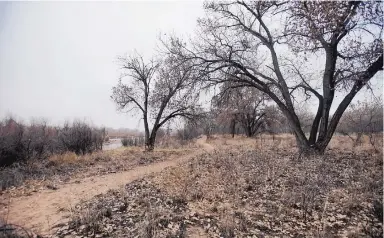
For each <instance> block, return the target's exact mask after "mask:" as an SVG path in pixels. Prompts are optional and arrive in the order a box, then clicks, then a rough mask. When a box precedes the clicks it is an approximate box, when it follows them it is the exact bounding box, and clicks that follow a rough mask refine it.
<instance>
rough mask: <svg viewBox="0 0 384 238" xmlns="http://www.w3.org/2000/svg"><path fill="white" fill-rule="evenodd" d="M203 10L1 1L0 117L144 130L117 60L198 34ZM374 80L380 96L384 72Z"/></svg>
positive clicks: (172, 4)
mask: <svg viewBox="0 0 384 238" xmlns="http://www.w3.org/2000/svg"><path fill="white" fill-rule="evenodd" d="M202 5H203V3H202V2H201V1H168V2H159V1H157V2H138V1H137V2H10V3H5V2H0V118H3V117H4V116H7V115H9V114H12V115H15V116H16V117H17V118H20V119H24V120H25V121H28V120H30V119H31V118H41V117H43V118H45V119H48V121H49V122H50V124H58V123H59V124H61V123H63V122H64V121H65V120H72V119H74V118H79V119H86V120H88V121H91V122H93V124H95V125H98V126H101V125H104V126H108V127H114V128H119V127H127V128H132V129H141V124H139V116H137V117H132V115H127V114H122V113H118V112H117V111H116V107H115V105H114V104H113V102H112V101H111V99H110V95H111V88H112V87H113V86H114V85H115V84H116V83H117V80H118V76H119V71H118V67H117V64H116V57H117V56H118V55H123V54H125V53H127V52H131V51H133V50H135V49H136V50H137V51H138V52H140V53H142V54H144V55H145V56H151V55H152V54H153V53H154V52H155V49H156V43H157V38H158V36H159V34H160V33H161V32H162V33H169V32H173V33H175V34H176V35H179V36H180V35H181V36H182V35H184V36H186V35H188V34H192V33H193V31H194V29H195V26H196V20H197V18H198V17H199V16H203V14H204V13H203V8H202ZM372 83H373V86H374V88H375V93H376V94H378V95H380V94H382V85H383V82H382V74H381V75H380V77H376V79H375V80H373V82H372ZM365 96H366V94H365V93H364V92H362V93H359V95H358V97H357V99H356V100H358V99H360V100H361V99H363V98H364V97H365ZM337 100H338V99H337V98H336V102H337ZM356 100H355V101H356ZM314 110H315V109H314Z"/></svg>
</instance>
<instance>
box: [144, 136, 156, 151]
mask: <svg viewBox="0 0 384 238" xmlns="http://www.w3.org/2000/svg"><path fill="white" fill-rule="evenodd" d="M155 137H156V136H155ZM155 141H156V138H154V137H152V136H151V137H149V138H146V139H145V151H147V152H152V151H153V150H154V149H155Z"/></svg>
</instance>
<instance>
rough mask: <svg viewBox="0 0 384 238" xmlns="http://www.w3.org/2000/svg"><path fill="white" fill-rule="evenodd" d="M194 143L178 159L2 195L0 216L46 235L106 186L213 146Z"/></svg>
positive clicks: (133, 178)
mask: <svg viewBox="0 0 384 238" xmlns="http://www.w3.org/2000/svg"><path fill="white" fill-rule="evenodd" d="M196 143H197V144H198V145H199V146H200V148H199V149H196V150H195V151H194V152H192V153H190V154H188V155H185V156H181V157H178V158H175V157H171V158H167V159H165V160H164V161H161V162H155V163H152V164H149V165H145V166H137V167H135V168H133V169H131V170H129V171H124V172H117V173H111V174H106V175H102V176H99V175H96V176H90V177H86V178H83V179H81V181H79V180H77V181H75V182H70V183H64V184H62V186H60V187H59V188H58V189H57V190H42V191H41V192H38V193H34V194H32V195H31V196H20V197H15V198H7V197H6V196H2V197H1V199H2V200H3V201H2V203H3V204H5V205H7V206H6V207H5V209H1V213H0V215H2V216H3V217H5V219H6V221H7V222H8V223H11V224H18V225H20V226H23V227H25V228H27V229H30V230H32V231H34V232H35V233H38V234H42V235H48V234H50V233H51V232H52V230H51V228H52V227H54V226H55V225H57V224H58V223H59V222H60V223H61V222H63V221H65V219H67V218H68V217H69V216H70V211H71V208H72V207H73V206H75V205H76V204H77V203H78V202H80V201H82V200H88V199H90V198H92V197H93V196H95V195H98V194H101V193H105V192H107V191H108V190H110V189H118V188H119V187H121V186H122V185H125V184H126V183H129V182H131V181H133V180H136V179H139V178H142V177H144V176H147V175H149V174H151V173H157V172H160V171H162V170H163V169H165V168H167V167H171V166H176V165H178V164H180V163H183V162H185V161H186V160H188V159H190V158H192V157H193V156H196V155H198V154H201V153H203V152H205V151H211V150H212V149H213V147H212V146H211V145H209V144H207V143H205V139H204V138H201V139H198V140H197V142H196Z"/></svg>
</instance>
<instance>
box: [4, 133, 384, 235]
mask: <svg viewBox="0 0 384 238" xmlns="http://www.w3.org/2000/svg"><path fill="white" fill-rule="evenodd" d="M197 144H198V145H199V148H201V149H196V150H195V151H193V152H192V153H189V154H188V155H183V156H178V157H174V156H173V157H171V158H167V159H164V160H161V161H160V162H158V161H154V162H153V163H151V164H148V165H145V166H137V167H135V168H133V169H131V170H129V171H123V172H116V173H112V174H105V175H101V176H100V175H99V174H98V175H94V176H92V175H91V176H89V174H88V175H87V176H83V177H81V176H80V178H81V179H79V180H78V181H76V182H70V183H64V184H62V185H61V186H60V187H59V189H58V190H53V191H52V190H43V191H39V192H37V193H32V195H31V196H28V197H25V196H22V197H14V198H12V199H11V200H10V202H9V208H8V209H7V210H4V209H3V210H2V212H3V213H2V214H3V215H6V216H8V219H7V221H8V222H10V223H15V224H19V225H22V226H24V227H26V228H28V229H32V230H33V231H35V232H39V233H40V234H44V235H48V234H54V232H55V230H56V229H51V228H52V227H54V226H55V225H57V224H58V223H63V222H64V223H66V222H67V221H69V223H68V224H69V225H64V228H59V229H62V231H63V232H64V233H65V232H66V233H68V232H67V230H71V231H70V233H68V234H70V235H69V236H68V237H76V234H79V235H80V234H81V235H84V236H85V237H93V235H95V231H96V230H98V231H99V230H100V229H102V230H101V233H100V234H103V233H104V235H105V234H107V236H108V237H110V236H111V234H112V235H113V237H126V236H127V235H126V234H127V233H124V232H122V231H121V227H126V226H127V225H125V224H124V223H121V222H124V219H127V216H128V217H130V218H129V219H131V218H133V219H136V218H138V217H140V216H141V217H140V219H139V220H137V221H136V222H135V223H136V225H134V226H133V228H132V229H136V228H139V229H140V231H137V230H132V234H133V233H134V232H136V233H137V232H139V233H138V234H141V235H142V234H144V233H142V232H145V234H147V235H148V234H150V235H151V236H148V237H165V236H162V234H166V233H164V232H168V233H169V234H171V233H172V232H173V233H172V234H179V233H180V232H181V233H182V234H184V237H220V236H223V237H234V236H236V237H243V236H247V235H249V237H264V236H265V235H266V234H271V235H272V236H273V234H274V235H277V236H279V235H280V236H281V235H283V236H284V237H285V236H290V237H298V236H301V237H308V236H310V237H312V236H317V237H339V236H341V237H347V234H352V236H348V237H368V236H362V235H361V234H363V233H362V232H364V229H370V228H372V229H373V228H374V229H375V232H376V231H378V232H380V230H381V232H382V223H381V224H380V222H379V221H377V219H376V218H374V214H372V209H374V207H373V206H374V203H373V202H374V201H375V200H377V199H380V197H381V199H382V189H381V191H379V190H380V184H381V186H382V174H381V172H380V171H381V169H380V168H381V167H382V161H381V159H380V158H382V154H379V155H377V154H375V153H374V152H373V150H372V148H371V147H370V146H369V145H368V144H367V143H365V144H364V145H362V146H359V147H353V146H350V145H351V143H350V141H349V139H348V138H347V137H337V138H336V139H334V140H333V141H332V142H331V145H330V146H329V151H328V153H327V154H326V155H325V156H322V157H313V158H305V159H304V160H302V159H300V158H298V157H297V154H296V153H295V152H296V148H295V142H294V140H293V138H292V136H290V135H278V136H276V137H275V138H273V139H272V138H271V136H262V137H258V138H257V139H247V138H244V137H236V138H235V139H232V138H230V137H228V136H224V137H223V136H220V137H213V138H211V139H208V140H207V139H206V138H200V139H198V140H197ZM380 161H381V163H380ZM176 165H179V166H176ZM166 168H167V169H166ZM161 171H162V172H161ZM157 172H161V173H158V174H156V176H152V175H151V176H149V175H150V174H153V173H157ZM127 183H128V184H127ZM125 184H127V185H126V186H125V187H122V186H123V185H125ZM377 192H378V193H377ZM99 194H103V195H99ZM96 195H98V196H96ZM2 198H3V200H4V204H7V203H8V202H7V201H5V199H4V198H5V197H4V196H3V197H2ZM303 198H305V200H303ZM151 199H154V201H157V202H155V203H153V202H151V201H152V200H151ZM308 199H309V200H308ZM142 200H143V201H144V202H141V201H142ZM122 201H124V202H123V204H125V203H127V204H128V208H127V207H125V208H124V209H125V210H121V209H120V207H121V202H122ZM136 203H138V204H136ZM142 203H143V204H142ZM169 204H171V205H169ZM131 205H132V206H133V207H131ZM100 208H103V209H107V208H108V209H112V213H113V215H112V217H113V219H111V218H110V216H105V215H102V216H101V218H100V216H99V215H100V214H101V213H103V212H101V211H100ZM303 209H305V210H303ZM8 211H9V212H8ZM7 212H8V215H7ZM84 212H86V214H85V213H84ZM143 212H144V213H143ZM303 212H304V213H303ZM109 213H110V212H109ZM103 214H104V213H103ZM175 214H176V215H175ZM143 216H144V217H143ZM95 217H97V219H96V218H95ZM94 218H95V219H96V220H92V219H94ZM98 219H99V220H98ZM116 219H120V220H116ZM164 219H165V221H166V224H168V225H167V226H166V227H162V225H161V224H162V221H164ZM375 219H376V220H375ZM371 221H372V222H373V223H372V222H371ZM73 222H75V223H76V224H74V225H73ZM89 222H92V225H91V226H90V225H89V224H90V223H89ZM371 223H372V224H373V225H372V224H371ZM71 224H72V225H71ZM183 224H190V225H188V226H187V228H183V227H184V225H183ZM71 226H72V227H73V228H70V227H71ZM100 226H102V227H100ZM135 226H136V227H135ZM153 226H154V227H153ZM158 226H160V227H158ZM96 228H97V229H96ZM275 228H276V229H277V228H278V230H276V229H275ZM103 229H104V230H103ZM111 229H112V230H111ZM119 229H120V230H119ZM279 229H280V230H279ZM89 230H90V231H92V232H93V233H92V234H90V233H89V232H90V231H89ZM63 232H61V233H60V232H59V233H58V234H59V235H58V234H56V235H57V236H58V237H67V236H66V235H63ZM71 232H72V233H71ZM119 232H120V233H119ZM121 232H122V233H121ZM140 232H141V233H140ZM161 232H163V233H161ZM175 232H176V233H175ZM177 232H179V233H177ZM282 232H286V233H282ZM168 233H167V234H168ZM108 234H109V235H108ZM119 234H120V235H119ZM128 234H131V233H130V232H129V233H128ZM343 234H344V235H343ZM353 234H354V236H353ZM96 237H101V236H96ZM140 237H142V236H140ZM169 237H175V236H169ZM180 237H182V236H180ZM266 237H271V236H269V235H267V236H266Z"/></svg>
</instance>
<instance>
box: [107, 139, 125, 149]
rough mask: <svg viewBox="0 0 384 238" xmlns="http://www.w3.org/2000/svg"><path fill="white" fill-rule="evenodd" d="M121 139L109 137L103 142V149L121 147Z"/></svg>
mask: <svg viewBox="0 0 384 238" xmlns="http://www.w3.org/2000/svg"><path fill="white" fill-rule="evenodd" d="M122 146H123V145H122V144H121V139H120V138H119V139H110V140H109V141H108V142H107V143H104V144H103V150H113V149H116V148H119V147H122Z"/></svg>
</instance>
